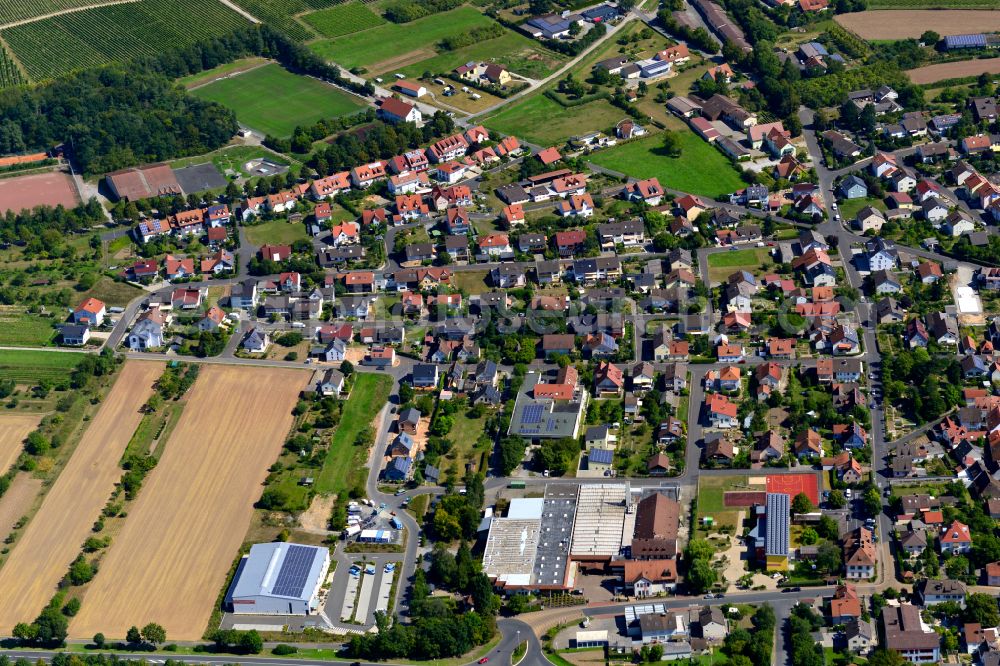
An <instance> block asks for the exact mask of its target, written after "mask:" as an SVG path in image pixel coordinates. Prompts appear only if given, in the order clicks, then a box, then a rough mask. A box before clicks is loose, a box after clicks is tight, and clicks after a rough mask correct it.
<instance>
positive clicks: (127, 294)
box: [80, 276, 143, 307]
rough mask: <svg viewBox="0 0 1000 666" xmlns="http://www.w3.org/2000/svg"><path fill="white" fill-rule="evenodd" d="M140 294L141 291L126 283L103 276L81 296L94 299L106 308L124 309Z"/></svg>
mask: <svg viewBox="0 0 1000 666" xmlns="http://www.w3.org/2000/svg"><path fill="white" fill-rule="evenodd" d="M141 293H143V292H142V289H139V288H138V287H133V286H132V285H130V284H128V283H127V282H116V281H115V280H112V279H111V278H109V277H107V276H104V277H102V278H100V279H99V280H98V281H97V282H96V283H94V286H93V287H91V288H90V290H89V291H87V292H86V293H85V294H84V295H83V298H96V299H97V300H99V301H103V302H104V303H105V304H106V305H108V307H115V306H118V307H125V306H126V305H128V304H129V302H130V301H131V300H132V299H133V298H135V297H136V296H138V295H139V294H141ZM83 298H81V299H80V300H83Z"/></svg>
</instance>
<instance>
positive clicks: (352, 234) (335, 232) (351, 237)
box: [330, 221, 361, 247]
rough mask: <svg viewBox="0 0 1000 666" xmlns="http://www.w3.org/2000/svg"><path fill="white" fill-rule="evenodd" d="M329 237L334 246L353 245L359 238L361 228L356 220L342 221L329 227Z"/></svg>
mask: <svg viewBox="0 0 1000 666" xmlns="http://www.w3.org/2000/svg"><path fill="white" fill-rule="evenodd" d="M330 238H331V239H332V240H333V244H334V246H335V247H340V246H341V245H355V244H357V243H358V242H359V241H360V239H361V229H360V227H359V226H358V223H357V222H353V221H352V222H343V223H341V224H338V225H335V226H334V227H332V228H331V229H330Z"/></svg>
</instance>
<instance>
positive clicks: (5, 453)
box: [0, 414, 42, 529]
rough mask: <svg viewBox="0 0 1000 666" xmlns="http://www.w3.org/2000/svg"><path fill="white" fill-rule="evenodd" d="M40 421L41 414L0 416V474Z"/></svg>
mask: <svg viewBox="0 0 1000 666" xmlns="http://www.w3.org/2000/svg"><path fill="white" fill-rule="evenodd" d="M41 420H42V415H41V414H0V474H6V473H7V470H8V469H10V466H11V465H13V464H14V462H15V461H16V460H17V457H18V456H19V455H20V454H21V449H22V446H21V444H22V442H24V438H25V437H27V436H28V433H29V432H31V431H32V430H34V429H35V428H37V427H38V422H39V421H41ZM2 527H3V526H2V525H0V529H2Z"/></svg>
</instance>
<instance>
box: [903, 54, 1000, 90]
mask: <svg viewBox="0 0 1000 666" xmlns="http://www.w3.org/2000/svg"><path fill="white" fill-rule="evenodd" d="M984 72H986V73H988V74H997V73H1000V58H991V59H989V60H960V61H958V62H946V63H941V64H940V65H928V66H926V67H919V68H917V69H909V70H907V71H906V75H907V76H909V77H910V80H911V81H913V82H914V83H917V84H923V83H934V82H935V81H945V80H947V79H957V78H960V77H963V76H978V75H979V74H982V73H984Z"/></svg>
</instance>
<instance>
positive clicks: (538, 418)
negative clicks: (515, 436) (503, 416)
mask: <svg viewBox="0 0 1000 666" xmlns="http://www.w3.org/2000/svg"><path fill="white" fill-rule="evenodd" d="M544 409H545V407H544V405H526V406H525V408H524V411H523V412H522V413H521V423H522V424H524V425H533V424H535V423H541V422H542V412H543V411H544Z"/></svg>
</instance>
